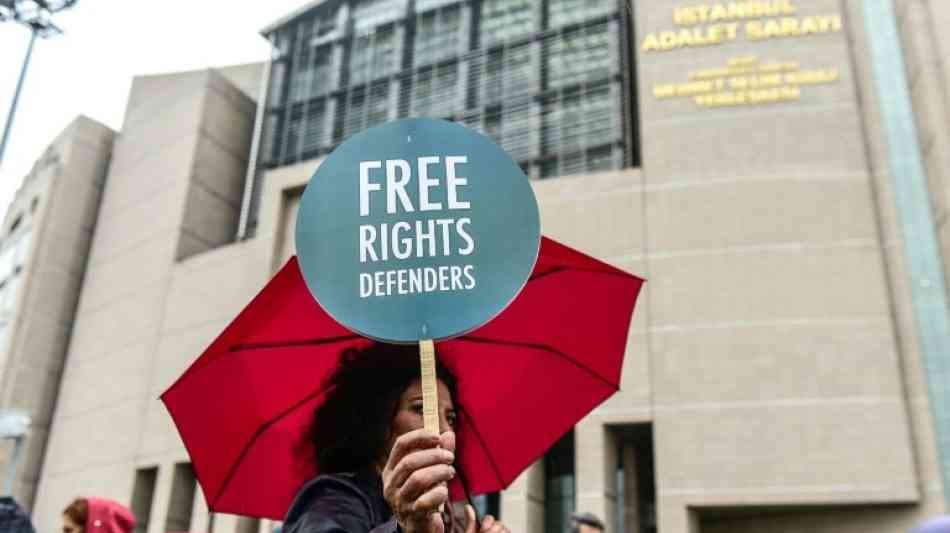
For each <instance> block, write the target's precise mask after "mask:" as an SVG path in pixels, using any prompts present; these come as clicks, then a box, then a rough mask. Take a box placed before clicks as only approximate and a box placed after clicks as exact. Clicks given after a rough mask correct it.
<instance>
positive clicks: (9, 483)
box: [0, 409, 31, 495]
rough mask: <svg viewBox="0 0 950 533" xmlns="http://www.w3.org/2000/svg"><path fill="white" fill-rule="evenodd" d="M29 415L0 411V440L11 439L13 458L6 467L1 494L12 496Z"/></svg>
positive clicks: (17, 411) (28, 424)
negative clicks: (5, 476) (5, 477)
mask: <svg viewBox="0 0 950 533" xmlns="http://www.w3.org/2000/svg"><path fill="white" fill-rule="evenodd" d="M30 422H31V420H30V415H28V414H27V413H26V412H25V411H20V410H18V409H10V410H7V411H0V439H13V457H11V458H10V464H9V466H8V467H7V479H6V481H5V482H4V484H3V494H10V495H12V494H13V483H14V481H15V480H16V471H17V466H19V463H20V455H22V453H23V440H24V439H25V438H26V435H27V433H28V432H29V430H30Z"/></svg>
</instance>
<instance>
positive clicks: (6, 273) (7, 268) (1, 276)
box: [0, 243, 16, 281]
mask: <svg viewBox="0 0 950 533" xmlns="http://www.w3.org/2000/svg"><path fill="white" fill-rule="evenodd" d="M15 253H16V243H11V244H10V245H8V246H7V248H6V250H4V251H3V253H0V281H3V280H5V279H7V278H8V277H10V275H11V274H13V255H14V254H15Z"/></svg>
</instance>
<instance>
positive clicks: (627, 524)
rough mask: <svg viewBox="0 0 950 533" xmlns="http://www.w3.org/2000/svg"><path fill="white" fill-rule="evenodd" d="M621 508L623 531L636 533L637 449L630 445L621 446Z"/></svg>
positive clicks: (638, 521)
mask: <svg viewBox="0 0 950 533" xmlns="http://www.w3.org/2000/svg"><path fill="white" fill-rule="evenodd" d="M621 453H622V454H623V501H622V502H617V504H618V505H622V506H623V524H624V531H626V532H630V533H637V532H638V531H639V524H640V485H639V483H638V479H637V471H638V470H637V469H638V465H637V449H636V448H635V447H634V446H633V444H631V443H629V442H628V443H625V444H624V445H623V449H622V452H621Z"/></svg>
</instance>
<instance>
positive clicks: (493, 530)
mask: <svg viewBox="0 0 950 533" xmlns="http://www.w3.org/2000/svg"><path fill="white" fill-rule="evenodd" d="M479 533H508V528H507V527H505V525H504V524H502V523H501V522H499V521H498V520H495V517H494V516H492V515H486V516H485V518H483V519H482V528H481V530H480V532H479Z"/></svg>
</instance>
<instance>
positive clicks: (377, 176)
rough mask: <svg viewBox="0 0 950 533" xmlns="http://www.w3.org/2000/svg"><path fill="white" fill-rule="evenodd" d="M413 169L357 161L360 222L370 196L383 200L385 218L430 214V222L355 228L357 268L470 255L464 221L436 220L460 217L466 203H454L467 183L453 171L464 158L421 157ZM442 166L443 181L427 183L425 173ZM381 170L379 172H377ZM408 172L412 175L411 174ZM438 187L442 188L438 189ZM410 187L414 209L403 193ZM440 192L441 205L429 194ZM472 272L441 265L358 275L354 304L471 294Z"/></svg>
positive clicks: (471, 243)
mask: <svg viewBox="0 0 950 533" xmlns="http://www.w3.org/2000/svg"><path fill="white" fill-rule="evenodd" d="M414 163H415V169H413V166H412V164H411V163H410V162H409V161H406V160H404V159H388V160H385V161H382V160H376V161H360V163H359V210H360V216H361V217H367V216H369V215H370V205H371V203H370V195H371V194H374V193H376V194H385V196H386V214H388V215H396V214H399V213H413V212H417V211H418V212H433V213H432V214H433V217H432V218H428V219H425V220H415V221H413V222H412V223H410V222H408V221H404V220H400V221H395V222H385V223H381V224H361V225H360V227H359V256H360V263H361V264H365V263H374V262H377V261H389V260H406V259H410V258H417V259H421V258H434V257H452V256H455V255H458V256H467V255H471V254H472V252H473V251H474V250H475V240H474V239H473V238H472V234H471V232H470V228H471V225H472V220H471V218H470V217H458V218H451V217H446V216H439V215H440V214H442V213H444V212H445V211H465V210H468V209H470V208H471V205H470V204H469V202H467V201H464V200H462V199H461V198H460V194H459V193H460V192H461V191H460V189H462V188H464V187H465V186H467V185H468V179H467V178H466V177H464V176H461V175H459V172H458V170H459V169H458V166H459V165H464V164H466V163H468V158H467V157H466V156H445V157H444V158H443V157H439V156H434V155H433V156H424V157H419V158H417V160H416V161H414ZM436 165H442V166H444V172H443V175H444V176H445V178H444V180H440V179H439V178H436V177H432V175H431V173H430V168H431V167H433V166H436ZM383 169H385V170H383ZM413 170H415V171H414V172H413ZM443 181H444V183H443ZM409 187H416V188H417V190H418V205H414V204H413V202H412V200H411V198H410V196H409V194H408V192H407V189H408V188H409ZM439 187H444V188H445V202H444V205H443V202H441V201H433V200H432V197H433V195H431V194H430V192H431V190H432V189H436V188H439ZM474 270H475V269H474V266H473V265H470V264H464V265H442V266H437V267H436V266H431V267H416V268H403V269H392V270H377V271H374V272H360V273H359V278H360V283H359V285H360V298H367V297H370V296H391V295H396V294H398V295H404V294H414V293H426V292H436V291H457V290H472V289H474V288H475V284H476V282H475V272H474Z"/></svg>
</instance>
